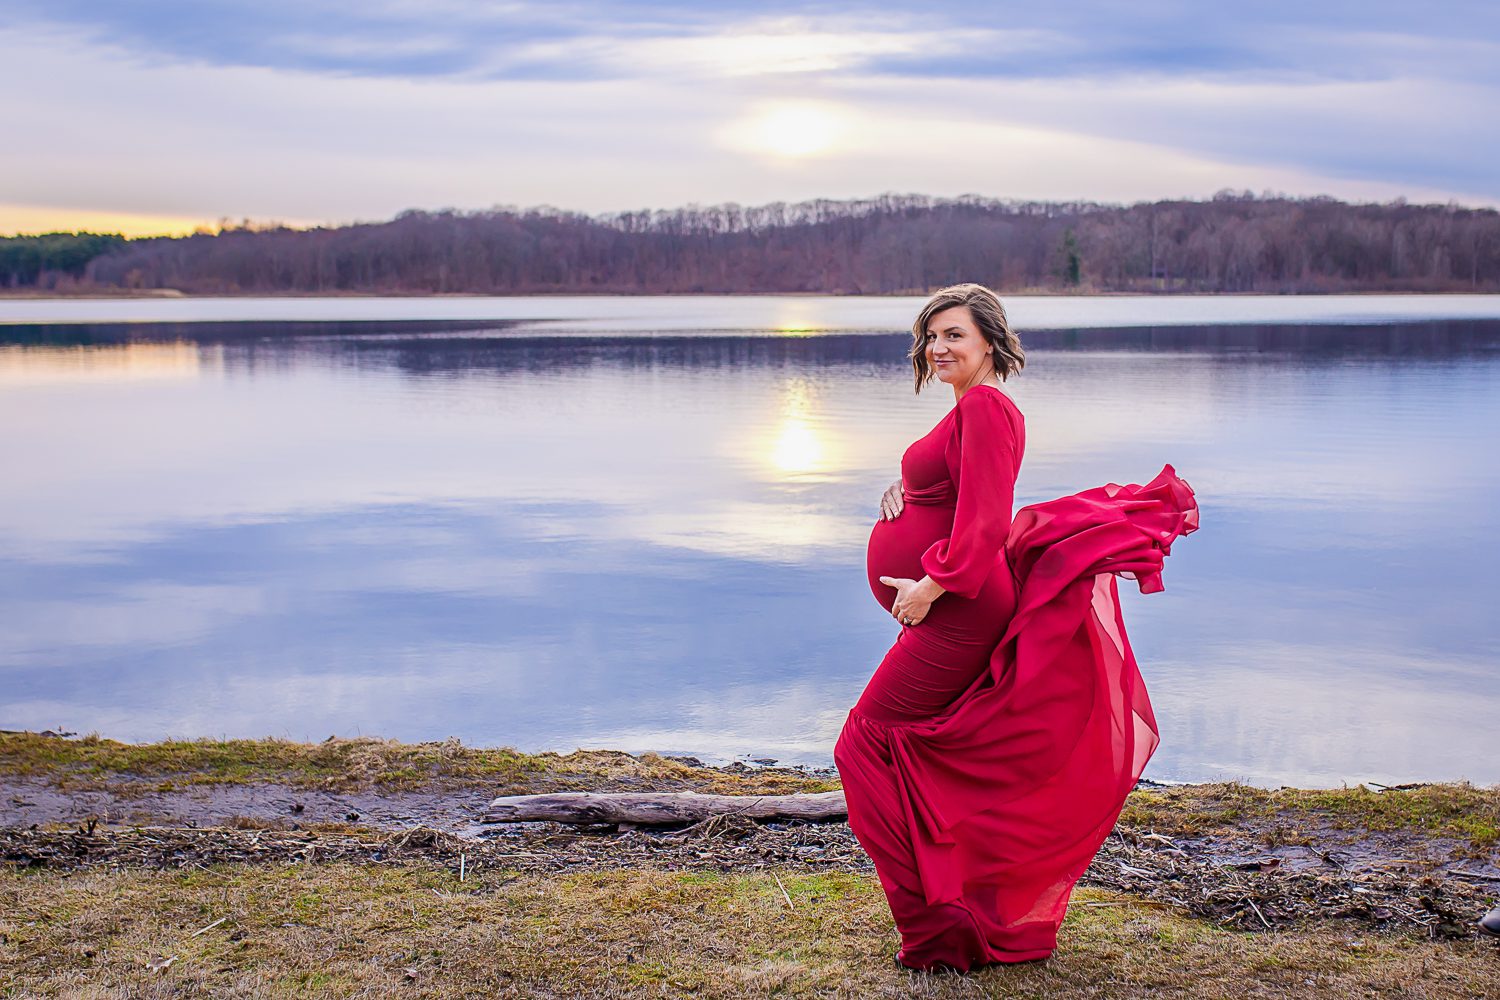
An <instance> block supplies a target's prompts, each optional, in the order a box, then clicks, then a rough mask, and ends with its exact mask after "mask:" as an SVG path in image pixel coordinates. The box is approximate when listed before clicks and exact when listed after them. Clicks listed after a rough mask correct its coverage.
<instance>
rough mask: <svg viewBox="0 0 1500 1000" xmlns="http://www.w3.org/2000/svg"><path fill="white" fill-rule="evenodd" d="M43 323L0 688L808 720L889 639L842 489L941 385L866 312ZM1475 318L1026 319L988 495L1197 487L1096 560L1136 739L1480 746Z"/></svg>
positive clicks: (1427, 763)
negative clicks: (1146, 579) (646, 333)
mask: <svg viewBox="0 0 1500 1000" xmlns="http://www.w3.org/2000/svg"><path fill="white" fill-rule="evenodd" d="M788 322H790V320H789V321H788ZM50 329H51V332H50V333H49V334H48V336H54V335H55V337H54V339H53V340H51V341H47V342H46V343H42V344H36V343H29V342H28V343H27V344H24V345H23V344H11V345H9V346H3V347H0V390H3V391H0V420H3V421H4V422H5V425H6V426H9V427H24V428H25V429H26V430H25V432H24V433H13V434H11V435H8V436H6V437H4V438H3V439H0V468H4V469H6V470H8V472H9V475H8V478H7V483H6V489H5V490H4V491H0V675H3V678H4V681H5V684H4V687H3V688H0V690H3V692H4V693H3V694H0V728H19V727H26V726H29V727H33V728H43V727H48V726H56V725H66V726H67V727H69V728H72V729H81V730H83V731H88V730H89V729H97V730H99V731H101V732H104V733H106V734H107V735H111V736H117V737H121V738H127V739H154V738H160V737H162V736H166V735H176V736H197V735H264V734H276V735H285V736H291V737H294V738H299V739H300V738H308V739H321V738H322V737H324V736H327V735H328V734H329V733H330V732H338V733H356V732H364V733H378V734H381V735H388V736H393V737H398V738H403V739H427V738H441V737H444V736H448V735H459V736H462V737H463V738H465V739H466V740H470V741H473V742H477V743H486V744H510V745H516V746H520V747H523V748H527V749H543V748H549V749H562V750H568V749H572V747H574V746H579V745H583V746H616V747H623V748H625V749H632V750H642V749H659V750H669V751H680V752H689V753H698V754H700V755H704V756H706V757H710V758H712V757H721V758H722V757H727V756H732V755H740V754H753V755H761V754H768V755H770V756H773V757H779V758H781V759H783V760H802V761H808V762H817V763H827V762H828V760H829V755H830V752H831V750H830V748H831V745H832V740H833V738H834V736H835V735H836V733H837V731H838V727H839V725H840V724H841V723H842V720H843V713H844V712H845V711H846V710H847V707H848V705H849V704H851V703H852V701H853V699H854V697H855V696H856V695H857V694H858V691H859V689H860V687H861V686H862V685H863V683H864V681H865V679H866V678H867V677H868V675H869V672H870V671H871V670H872V669H873V667H874V665H875V663H876V662H878V660H879V658H880V656H881V654H882V653H883V652H884V650H885V648H886V646H887V645H888V644H889V642H890V641H891V640H892V639H893V638H894V632H895V628H894V625H893V623H891V622H890V619H889V617H888V616H887V615H885V614H884V613H883V612H882V611H881V610H880V609H879V607H878V606H877V605H876V604H875V603H874V601H873V600H872V599H871V598H870V595H869V593H868V589H867V588H866V586H865V581H864V573H863V555H864V553H863V548H864V542H865V538H866V536H867V533H868V531H869V529H870V526H871V524H872V523H873V521H874V519H875V516H876V512H877V503H878V498H879V496H880V494H881V492H882V491H883V490H884V489H885V488H886V486H888V485H889V483H890V482H891V480H892V479H893V478H894V477H895V475H896V474H897V463H898V460H899V456H900V454H901V451H902V450H903V449H904V448H905V447H906V445H907V444H908V443H909V442H910V441H911V440H913V439H915V438H916V437H918V436H920V435H921V434H923V433H925V432H926V431H927V430H928V429H929V428H930V427H931V426H932V424H933V423H935V422H936V421H937V419H939V418H940V417H941V416H942V415H943V413H944V412H946V410H947V408H948V407H949V406H950V405H951V402H952V398H951V395H948V396H946V397H945V396H944V393H945V391H946V390H944V389H943V388H942V387H935V389H934V391H932V392H929V393H924V394H923V395H922V396H921V397H918V398H915V399H914V398H913V397H912V394H911V388H910V382H909V377H910V376H909V369H908V367H907V365H906V363H905V361H904V353H905V349H906V345H907V344H908V343H909V336H908V335H906V334H890V335H880V336H875V335H869V336H851V335H836V334H830V335H824V336H818V337H788V338H772V337H740V338H735V337H715V338H706V339H704V338H691V337H652V338H642V337H636V338H617V339H612V338H602V337H581V338H570V339H567V340H566V341H563V340H559V339H556V338H530V337H521V336H501V335H496V334H493V333H490V332H485V331H481V332H480V335H479V336H477V337H472V336H471V335H470V334H468V333H465V332H463V331H454V330H451V329H449V330H443V329H427V328H417V327H409V328H397V329H385V330H383V331H379V332H378V334H377V335H374V336H363V335H361V336H357V337H355V338H353V339H351V338H350V337H348V336H346V335H345V334H346V333H347V332H348V331H347V330H346V329H345V328H339V329H337V330H329V329H324V330H321V331H320V332H319V333H317V335H314V336H290V335H288V334H287V332H286V331H282V332H281V333H279V334H275V335H266V336H262V337H256V338H244V337H240V338H239V339H231V338H224V337H220V336H218V335H217V334H216V333H215V332H214V331H213V330H197V331H196V333H197V334H199V335H200V337H199V339H198V341H197V342H195V343H184V342H181V341H179V340H177V339H176V338H177V337H178V335H179V333H180V331H179V330H175V329H174V330H159V329H156V330H154V329H152V328H149V327H140V326H133V327H130V328H129V330H128V332H126V333H118V334H117V333H110V334H109V336H114V337H116V339H113V340H110V339H108V337H106V336H105V335H104V334H101V333H100V332H99V331H94V332H92V333H85V332H81V331H78V330H74V331H72V332H71V333H70V334H66V335H64V334H62V333H59V332H58V328H50ZM364 332H365V333H369V331H364ZM85 335H86V336H88V337H94V338H95V339H97V340H100V341H102V343H99V344H97V345H95V346H86V345H84V346H80V345H77V344H72V345H70V344H66V343H62V342H59V341H58V340H57V339H56V338H60V337H64V336H71V337H72V338H74V340H78V339H79V338H81V337H84V336H85ZM39 336H40V335H34V334H33V333H28V332H26V331H19V332H18V333H17V338H16V339H18V340H22V341H28V339H29V341H35V340H37V339H39ZM40 339H43V340H45V339H46V338H45V337H42V338H40ZM1497 345H1500V324H1495V323H1491V324H1485V323H1474V322H1462V323H1461V322H1447V323H1437V324H1428V325H1413V326H1400V325H1382V326H1379V327H1341V328H1338V329H1334V330H1330V329H1327V328H1310V327H1309V328H1269V327H1268V328H1254V327H1238V328H1234V329H1232V330H1226V329H1221V328H1203V329H1199V330H1196V331H1195V330H1191V329H1185V328H1174V329H1171V330H1151V329H1138V330H1133V331H1120V330H1113V331H1087V330H1072V331H1060V332H1058V333H1055V334H1050V335H1044V334H1040V333H1037V334H1031V335H1027V346H1028V350H1029V352H1030V355H1029V362H1028V366H1027V368H1026V370H1025V372H1024V373H1023V375H1022V376H1021V377H1020V378H1018V379H1017V380H1015V381H1013V382H1012V383H1011V385H1010V388H1011V390H1012V392H1013V394H1014V395H1015V397H1016V399H1017V401H1018V402H1019V404H1020V405H1021V408H1022V410H1023V411H1024V412H1025V414H1026V419H1027V429H1028V445H1029V448H1028V454H1027V457H1026V461H1025V465H1024V466H1023V470H1022V478H1021V481H1020V483H1019V489H1018V502H1020V503H1027V502H1032V501H1035V500H1042V499H1049V498H1051V497H1053V496H1057V495H1060V494H1063V493H1068V492H1073V491H1075V490H1079V489H1083V488H1086V487H1088V486H1092V485H1096V484H1098V483H1102V482H1106V481H1111V480H1113V481H1117V482H1120V481H1137V482H1138V481H1141V480H1142V479H1143V478H1149V477H1150V476H1151V475H1153V474H1154V473H1155V471H1156V470H1157V469H1158V468H1160V466H1161V464H1162V462H1165V461H1170V462H1172V463H1174V464H1175V465H1176V466H1177V467H1178V469H1179V470H1181V471H1182V472H1183V474H1184V475H1186V476H1187V477H1188V478H1189V479H1190V480H1191V481H1192V482H1193V484H1194V485H1195V487H1197V488H1198V490H1199V491H1200V495H1201V499H1202V502H1203V507H1204V530H1203V531H1201V532H1200V533H1198V534H1196V535H1194V536H1193V537H1192V538H1190V539H1188V540H1186V541H1185V542H1184V543H1183V544H1182V546H1181V547H1180V548H1179V549H1178V550H1177V551H1176V552H1175V553H1174V555H1173V558H1172V561H1171V566H1170V571H1169V573H1168V578H1167V585H1168V591H1167V593H1166V594H1163V595H1157V596H1153V597H1150V598H1142V597H1139V596H1137V595H1127V598H1126V599H1127V601H1128V607H1127V609H1126V613H1127V616H1128V618H1127V620H1128V622H1129V624H1130V625H1131V628H1132V637H1133V639H1134V640H1135V643H1136V647H1137V652H1138V654H1139V656H1140V659H1141V662H1142V664H1143V669H1144V670H1145V673H1146V676H1147V680H1148V685H1149V686H1150V689H1151V691H1152V694H1153V697H1154V699H1155V702H1156V705H1157V709H1158V717H1159V719H1160V721H1161V722H1162V725H1163V731H1164V737H1165V739H1164V743H1163V746H1162V748H1161V750H1160V751H1159V752H1158V755H1157V758H1156V759H1155V760H1153V762H1152V765H1151V768H1150V770H1149V771H1148V774H1150V775H1151V776H1154V777H1159V778H1179V779H1196V778H1216V777H1241V778H1246V779H1249V780H1253V781H1257V782H1263V783H1267V784H1275V783H1280V782H1287V783H1301V784H1308V783H1316V784H1335V783H1337V782H1338V781H1341V780H1359V779H1370V780H1383V781H1388V782H1393V781H1403V780H1419V779H1426V778H1455V777H1469V778H1471V779H1473V780H1477V781H1496V780H1500V764H1496V763H1494V762H1492V761H1487V760H1485V759H1483V758H1478V757H1473V756H1472V754H1471V749H1470V748H1472V747H1474V746H1477V745H1480V744H1481V742H1482V740H1483V739H1484V738H1485V737H1486V736H1487V735H1488V730H1487V728H1486V727H1487V725H1488V720H1489V719H1492V718H1493V717H1495V715H1496V713H1497V712H1500V677H1497V676H1496V674H1495V673H1494V672H1493V671H1491V670H1489V669H1488V666H1487V665H1492V664H1493V663H1494V662H1495V659H1496V653H1497V652H1500V648H1497V647H1500V643H1497V640H1496V638H1495V637H1494V635H1493V634H1492V631H1491V630H1490V629H1489V628H1488V625H1487V622H1488V620H1489V616H1490V614H1491V610H1490V609H1491V608H1492V607H1493V605H1494V603H1495V601H1496V599H1497V598H1500V592H1497V586H1496V584H1495V582H1494V581H1493V579H1492V577H1491V575H1490V573H1489V567H1488V564H1487V561H1486V553H1487V551H1488V550H1489V540H1490V539H1492V538H1493V537H1495V532H1496V531H1497V530H1500V514H1497V512H1496V509H1495V506H1494V504H1493V503H1492V502H1491V498H1492V496H1493V493H1494V490H1495V488H1496V486H1497V485H1500V468H1497V464H1496V460H1495V459H1493V458H1492V457H1490V456H1491V453H1492V452H1493V447H1492V442H1491V441H1490V440H1489V438H1490V437H1492V436H1493V430H1492V429H1493V428H1494V427H1496V426H1500V420H1497V418H1500V392H1497V391H1496V390H1497V389H1500V385H1497V383H1500V364H1497V361H1496V353H1495V352H1496V347H1497Z"/></svg>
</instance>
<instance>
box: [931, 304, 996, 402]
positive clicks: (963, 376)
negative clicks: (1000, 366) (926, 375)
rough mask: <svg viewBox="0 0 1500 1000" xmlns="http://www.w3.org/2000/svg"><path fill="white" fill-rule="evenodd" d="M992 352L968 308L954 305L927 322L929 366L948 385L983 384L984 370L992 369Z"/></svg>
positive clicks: (934, 315)
mask: <svg viewBox="0 0 1500 1000" xmlns="http://www.w3.org/2000/svg"><path fill="white" fill-rule="evenodd" d="M992 350H993V348H992V347H990V342H989V341H988V340H985V339H984V334H982V333H980V332H979V327H978V326H976V325H975V323H974V317H973V315H972V314H971V313H970V312H969V307H968V306H952V307H950V308H948V309H944V310H943V311H942V312H940V313H933V315H932V318H931V319H929V320H928V321H927V363H928V364H930V365H932V369H933V371H935V372H937V377H938V378H939V379H940V380H941V381H943V382H946V383H947V384H949V385H960V386H971V385H978V384H979V383H980V382H981V381H983V378H984V375H982V374H981V369H984V368H985V367H986V366H989V367H993V365H992V364H991V354H990V352H991V351H992Z"/></svg>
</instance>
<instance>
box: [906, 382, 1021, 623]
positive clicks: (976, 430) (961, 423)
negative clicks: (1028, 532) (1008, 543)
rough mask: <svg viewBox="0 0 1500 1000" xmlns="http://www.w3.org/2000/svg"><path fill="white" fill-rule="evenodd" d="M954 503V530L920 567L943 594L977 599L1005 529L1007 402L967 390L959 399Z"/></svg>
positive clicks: (1011, 484) (1010, 466)
mask: <svg viewBox="0 0 1500 1000" xmlns="http://www.w3.org/2000/svg"><path fill="white" fill-rule="evenodd" d="M957 411H958V412H957V413H956V415H955V416H956V421H957V425H958V426H957V435H958V475H957V477H956V479H957V483H958V500H957V509H956V510H955V512H954V516H953V532H952V534H951V535H950V536H949V537H948V538H942V539H939V540H938V541H936V542H934V543H933V544H932V545H931V546H930V547H929V548H928V549H927V551H926V552H924V553H923V554H922V569H923V570H924V571H926V573H927V575H928V576H930V577H932V579H933V580H935V581H936V582H937V583H938V584H939V585H940V586H941V587H942V588H943V589H944V590H946V591H950V592H952V593H955V594H958V595H959V596H961V597H967V598H973V597H977V596H978V595H979V591H980V589H981V588H982V587H983V586H984V581H985V579H986V578H988V576H989V575H990V571H991V570H992V569H994V567H995V558H996V557H997V556H998V555H999V553H1000V547H1001V546H1002V545H1004V544H1005V538H1006V535H1007V534H1008V533H1009V531H1010V521H1011V506H1012V504H1013V503H1014V502H1015V489H1016V466H1017V462H1016V455H1017V450H1018V445H1019V442H1018V440H1017V437H1018V428H1017V427H1016V425H1015V423H1014V421H1016V420H1019V416H1018V415H1014V416H1013V414H1012V407H1010V406H1009V405H1008V403H1007V401H1006V400H1004V399H1002V398H1001V397H1000V396H998V395H997V394H996V393H994V392H990V391H989V390H985V389H978V388H975V389H971V390H969V391H968V392H967V393H965V394H964V397H963V399H961V400H959V402H958V407H957Z"/></svg>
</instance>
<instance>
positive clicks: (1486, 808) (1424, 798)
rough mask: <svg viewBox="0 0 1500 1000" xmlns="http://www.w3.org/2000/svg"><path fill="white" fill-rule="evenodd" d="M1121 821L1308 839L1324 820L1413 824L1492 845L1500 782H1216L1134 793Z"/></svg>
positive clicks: (1174, 831)
mask: <svg viewBox="0 0 1500 1000" xmlns="http://www.w3.org/2000/svg"><path fill="white" fill-rule="evenodd" d="M1120 822H1121V823H1123V824H1126V825H1128V826H1133V827H1137V828H1140V829H1147V828H1151V829H1155V830H1157V831H1158V832H1161V833H1165V834H1170V835H1174V836H1196V835H1202V834H1207V833H1223V832H1226V831H1230V830H1234V829H1244V828H1245V827H1247V826H1253V827H1256V828H1266V829H1268V830H1274V831H1276V832H1277V834H1278V836H1280V837H1281V838H1282V840H1283V842H1286V843H1297V842H1300V841H1302V840H1303V839H1305V836H1306V834H1305V831H1306V830H1307V829H1308V828H1316V827H1332V828H1335V829H1348V830H1359V831H1391V832H1393V831H1407V832H1413V833H1422V834H1427V835H1430V836H1435V837H1451V838H1454V839H1458V840H1466V841H1468V842H1469V843H1470V844H1472V845H1473V846H1474V847H1476V848H1485V847H1493V846H1494V845H1495V844H1496V843H1500V785H1496V786H1491V787H1488V788H1485V787H1477V786H1475V785H1471V784H1469V783H1467V782H1451V783H1442V784H1430V785H1419V786H1413V787H1408V788H1400V789H1391V790H1388V791H1374V790H1372V789H1369V788H1366V787H1365V786H1363V785H1356V786H1355V787H1353V788H1334V789H1316V788H1313V789H1309V788H1281V789H1277V790H1275V791H1272V790H1270V789H1265V788H1255V787H1253V786H1250V785H1241V784H1238V783H1235V782H1213V783H1207V784H1201V785H1183V786H1175V787H1171V788H1160V789H1155V788H1153V789H1141V790H1138V791H1136V792H1134V793H1132V794H1131V796H1130V798H1129V800H1128V801H1127V803H1126V806H1125V811H1124V812H1123V813H1122V814H1121V815H1120ZM1272 846H1274V845H1272Z"/></svg>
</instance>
